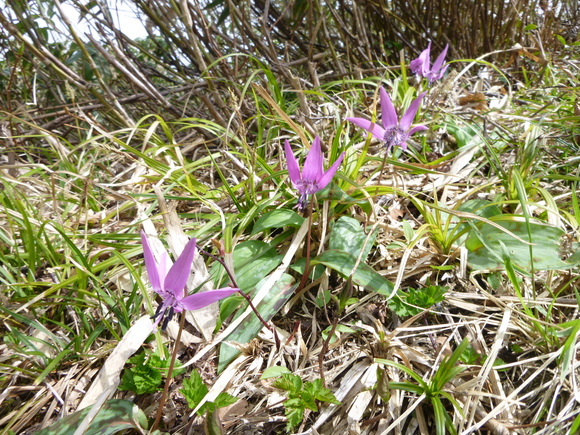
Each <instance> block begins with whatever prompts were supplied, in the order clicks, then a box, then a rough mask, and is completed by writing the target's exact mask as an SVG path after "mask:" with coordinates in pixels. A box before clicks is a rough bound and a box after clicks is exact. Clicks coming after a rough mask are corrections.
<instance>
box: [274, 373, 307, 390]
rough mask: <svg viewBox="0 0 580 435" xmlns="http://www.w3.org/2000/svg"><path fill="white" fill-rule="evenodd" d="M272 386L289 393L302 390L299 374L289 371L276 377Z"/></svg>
mask: <svg viewBox="0 0 580 435" xmlns="http://www.w3.org/2000/svg"><path fill="white" fill-rule="evenodd" d="M272 386H273V387H274V388H279V389H281V390H284V391H289V392H291V393H297V392H299V391H301V390H302V379H300V376H296V375H293V374H291V373H284V374H283V375H282V376H281V377H280V379H276V380H275V381H274V382H273V383H272Z"/></svg>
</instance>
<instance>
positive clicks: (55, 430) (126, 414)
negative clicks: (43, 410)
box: [36, 399, 147, 435]
mask: <svg viewBox="0 0 580 435" xmlns="http://www.w3.org/2000/svg"><path fill="white" fill-rule="evenodd" d="M91 408H92V406H89V407H87V408H85V409H83V410H81V411H77V412H75V413H73V414H71V415H68V416H66V417H64V418H62V419H60V420H59V421H57V422H56V423H54V424H53V425H51V426H49V427H47V428H45V429H42V430H40V431H38V432H36V435H73V434H74V433H75V431H76V430H77V428H78V426H79V425H80V423H81V422H82V421H83V419H84V418H85V417H86V415H87V414H88V413H89V411H90V410H91ZM128 429H135V430H137V431H138V432H140V433H143V429H147V417H146V416H145V414H144V413H143V411H141V409H139V407H138V406H137V405H135V404H134V403H133V402H129V401H128V400H118V399H114V400H109V401H108V402H107V403H105V404H104V405H103V407H102V408H101V410H100V411H99V412H98V413H97V415H96V417H95V418H94V420H93V421H92V422H91V424H90V425H89V427H88V429H87V430H86V431H85V432H84V435H110V434H114V433H117V432H119V431H122V430H128Z"/></svg>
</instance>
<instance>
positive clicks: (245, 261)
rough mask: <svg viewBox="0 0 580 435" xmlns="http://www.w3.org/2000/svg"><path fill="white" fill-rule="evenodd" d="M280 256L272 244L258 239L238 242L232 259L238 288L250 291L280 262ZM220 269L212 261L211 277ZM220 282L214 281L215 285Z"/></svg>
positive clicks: (219, 266) (218, 284) (215, 275)
mask: <svg viewBox="0 0 580 435" xmlns="http://www.w3.org/2000/svg"><path fill="white" fill-rule="evenodd" d="M282 258H283V257H282V256H281V255H278V254H277V252H276V250H275V249H274V248H273V247H272V246H270V245H269V244H268V243H265V242H262V241H259V240H248V241H246V242H242V243H240V244H238V245H237V246H236V247H235V249H234V254H233V261H234V270H235V272H236V281H237V284H238V286H239V288H240V289H241V290H242V291H243V292H245V293H250V292H251V291H252V290H254V288H255V287H256V284H257V283H258V282H260V280H262V279H263V278H264V277H265V276H267V275H268V274H269V273H270V272H271V271H272V270H274V269H275V268H276V267H277V266H278V265H279V264H280V262H281V261H282ZM222 271H223V267H222V265H221V264H219V263H214V267H212V270H211V275H212V278H213V279H215V278H216V277H217V276H219V274H220V273H221V272H222ZM222 284H223V283H216V287H219V286H221V285H222Z"/></svg>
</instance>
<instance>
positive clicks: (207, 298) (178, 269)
mask: <svg viewBox="0 0 580 435" xmlns="http://www.w3.org/2000/svg"><path fill="white" fill-rule="evenodd" d="M141 241H142V242H143V256H144V257H145V268H146V269H147V274H148V275H149V281H151V287H153V290H155V292H156V293H157V294H158V295H159V296H161V298H162V299H163V303H161V304H160V305H159V307H158V308H157V312H156V313H155V316H153V318H156V319H157V320H155V324H154V327H155V326H157V325H158V324H159V322H160V320H161V319H162V318H163V317H164V316H165V314H166V313H167V316H166V317H165V320H164V321H163V326H162V328H161V329H163V330H164V329H165V328H166V327H167V324H168V323H169V321H170V320H171V318H172V317H173V313H181V312H182V311H183V310H198V309H200V308H203V307H205V306H206V305H209V304H211V303H212V302H216V301H219V300H220V299H223V298H226V297H228V296H230V295H231V294H233V293H235V292H237V291H238V290H239V289H237V288H231V287H226V288H223V289H219V290H211V291H207V292H202V293H195V294H193V295H189V296H185V288H186V285H187V279H188V278H189V273H190V272H191V266H192V264H193V256H194V255H195V239H191V240H190V241H189V242H187V245H185V248H183V252H182V253H181V255H180V256H179V257H178V258H177V260H176V261H175V264H172V262H171V259H170V258H169V254H167V252H166V251H163V254H162V255H161V258H160V261H159V262H157V261H156V260H155V257H154V256H153V251H152V250H151V246H150V245H149V240H147V236H146V235H145V232H144V231H141ZM184 296H185V297H184Z"/></svg>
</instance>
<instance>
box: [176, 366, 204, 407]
mask: <svg viewBox="0 0 580 435" xmlns="http://www.w3.org/2000/svg"><path fill="white" fill-rule="evenodd" d="M179 391H180V392H181V394H183V397H185V399H186V400H187V406H189V407H190V408H191V409H195V407H196V406H197V405H198V404H199V403H200V402H201V401H202V400H203V398H204V397H205V395H206V394H207V392H208V391H209V390H208V388H207V385H205V384H204V382H203V379H201V376H200V375H199V373H197V372H196V371H193V372H191V374H190V375H189V378H185V379H184V380H183V388H181V389H180V390H179ZM206 405H207V404H204V406H202V407H201V408H200V409H198V410H197V415H203V414H204V413H205V410H206V409H207V407H206Z"/></svg>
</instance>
